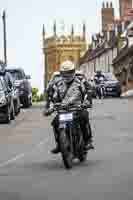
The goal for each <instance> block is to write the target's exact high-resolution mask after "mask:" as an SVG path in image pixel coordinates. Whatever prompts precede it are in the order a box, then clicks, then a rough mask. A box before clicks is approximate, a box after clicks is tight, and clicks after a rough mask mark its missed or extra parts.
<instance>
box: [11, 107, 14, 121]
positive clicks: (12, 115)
mask: <svg viewBox="0 0 133 200" xmlns="http://www.w3.org/2000/svg"><path fill="white" fill-rule="evenodd" d="M14 119H15V110H14V105H13V106H12V111H11V120H14Z"/></svg>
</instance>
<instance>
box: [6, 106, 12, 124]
mask: <svg viewBox="0 0 133 200" xmlns="http://www.w3.org/2000/svg"><path fill="white" fill-rule="evenodd" d="M10 122H11V114H10V108H9V106H8V108H7V116H6V120H5V123H7V124H9V123H10Z"/></svg>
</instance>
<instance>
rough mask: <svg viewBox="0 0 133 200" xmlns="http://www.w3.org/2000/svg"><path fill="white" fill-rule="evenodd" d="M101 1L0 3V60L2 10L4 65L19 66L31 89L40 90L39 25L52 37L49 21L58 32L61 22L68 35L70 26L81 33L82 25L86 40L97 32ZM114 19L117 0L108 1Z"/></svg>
mask: <svg viewBox="0 0 133 200" xmlns="http://www.w3.org/2000/svg"><path fill="white" fill-rule="evenodd" d="M102 2H103V0H82V1H79V0H67V1H65V0H48V1H47V0H0V59H3V26H2V11H3V9H5V10H6V13H7V56H8V64H9V65H12V66H21V67H23V68H24V70H25V72H26V74H29V75H31V82H32V86H33V87H37V88H39V90H40V92H41V91H43V74H44V63H43V59H44V58H43V54H42V26H43V24H44V25H45V29H46V35H47V36H48V35H49V34H52V32H53V22H54V20H56V22H57V31H58V32H60V31H61V23H62V21H63V22H64V24H65V31H66V32H69V31H70V28H71V24H74V29H75V32H76V33H79V34H80V33H82V22H83V21H85V23H86V27H87V34H86V37H87V39H89V38H90V37H91V34H93V33H96V32H99V31H100V30H101V7H102ZM112 2H113V6H114V8H115V14H116V17H118V0H112Z"/></svg>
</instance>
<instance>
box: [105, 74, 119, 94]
mask: <svg viewBox="0 0 133 200" xmlns="http://www.w3.org/2000/svg"><path fill="white" fill-rule="evenodd" d="M104 88H105V96H113V97H120V95H121V85H120V83H119V81H118V80H117V79H116V78H115V76H114V75H113V74H112V73H104Z"/></svg>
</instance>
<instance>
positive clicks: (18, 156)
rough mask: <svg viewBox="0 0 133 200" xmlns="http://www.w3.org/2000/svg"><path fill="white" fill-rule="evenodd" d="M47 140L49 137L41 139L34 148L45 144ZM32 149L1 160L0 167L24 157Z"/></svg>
mask: <svg viewBox="0 0 133 200" xmlns="http://www.w3.org/2000/svg"><path fill="white" fill-rule="evenodd" d="M48 140H49V137H48V138H47V139H46V140H44V141H41V142H40V143H39V144H37V145H36V146H35V149H36V148H39V147H40V146H42V145H44V144H46V143H47V142H48ZM32 151H33V150H31V151H30V152H27V153H21V154H19V155H17V156H15V157H13V158H11V159H9V160H7V161H5V162H3V163H0V168H2V167H5V166H7V165H9V164H11V163H14V162H16V161H17V160H20V159H21V158H24V157H25V156H26V155H27V154H30V153H32Z"/></svg>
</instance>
